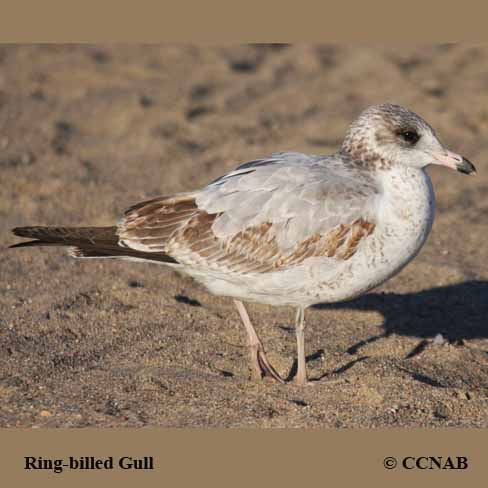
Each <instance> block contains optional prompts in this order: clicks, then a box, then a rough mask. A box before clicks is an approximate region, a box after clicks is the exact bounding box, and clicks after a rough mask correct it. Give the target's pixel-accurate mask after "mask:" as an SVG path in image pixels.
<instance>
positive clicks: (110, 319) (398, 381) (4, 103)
mask: <svg viewBox="0 0 488 488" xmlns="http://www.w3.org/2000/svg"><path fill="white" fill-rule="evenodd" d="M387 101H388V102H396V103H400V104H402V105H406V106H407V107H409V108H411V109H413V110H414V111H416V112H418V113H419V114H420V115H422V116H423V117H425V118H426V119H427V120H428V121H429V122H430V123H431V124H432V125H433V126H434V127H435V128H436V129H437V131H438V133H439V134H440V137H441V139H442V140H443V141H444V142H445V143H446V144H447V145H448V146H449V147H450V148H451V149H452V150H455V151H457V152H460V153H461V154H464V155H465V156H466V157H468V158H469V159H471V160H472V161H473V162H474V163H475V164H476V165H477V167H478V176H477V177H466V176H463V175H460V174H456V173H454V172H451V171H449V170H445V169H442V168H433V169H432V170H429V171H430V173H431V174H432V177H433V180H434V184H435V188H436V193H437V199H438V213H437V219H436V222H435V225H434V229H433V232H432V235H431V237H430V239H429V241H428V243H427V245H426V246H425V248H424V249H423V251H422V252H421V254H420V255H419V256H418V258H417V259H416V260H415V261H414V262H413V263H412V264H410V265H409V266H408V267H407V268H406V269H405V270H404V271H403V272H402V273H401V274H400V275H398V276H397V277H395V278H394V279H393V280H391V281H390V282H389V283H387V284H386V285H385V286H383V287H381V288H379V289H377V290H375V291H373V292H372V293H370V294H368V295H367V296H365V297H362V298H361V299H359V300H357V301H355V302H352V303H346V304H339V305H337V306H334V307H316V308H315V309H312V310H309V311H308V313H307V322H308V327H307V330H306V340H307V342H306V346H307V352H308V354H309V361H308V368H309V371H310V373H311V376H312V377H313V378H321V381H319V382H316V383H315V384H314V385H313V386H311V387H306V388H298V387H296V386H294V385H293V384H290V385H287V386H285V387H283V386H279V385H275V384H273V383H271V382H269V381H264V382H262V383H252V382H249V381H248V380H247V377H248V369H247V351H246V348H245V347H243V346H244V342H245V335H244V331H243V328H242V327H241V325H240V323H239V319H238V316H237V312H236V311H235V310H234V308H233V305H232V302H231V300H229V299H225V298H220V297H213V296H211V295H209V294H208V293H206V292H205V290H203V289H202V288H201V287H200V286H198V285H197V284H195V283H193V282H192V281H191V280H189V279H188V278H185V277H180V276H178V275H177V274H175V273H174V272H172V271H171V270H167V269H166V268H164V267H158V266H155V265H148V264H136V263H122V262H113V261H84V262H81V261H75V260H73V259H70V258H69V257H68V256H67V255H66V254H65V253H64V252H62V251H61V250H59V249H30V250H26V249H23V250H22V249H21V250H15V251H14V250H11V251H6V250H5V248H4V246H6V245H8V244H11V243H13V242H15V241H16V240H15V238H14V237H13V236H11V235H9V233H8V229H9V228H11V227H14V226H19V225H28V224H45V225H53V224H73V225H87V224H94V225H111V224H112V223H113V222H114V220H115V219H116V218H117V216H118V215H119V214H120V213H121V212H122V211H123V210H124V209H125V208H126V207H128V206H129V205H131V204H133V203H135V202H137V201H138V200H140V199H144V198H149V197H153V196H156V195H159V194H167V193H172V192H177V191H185V190H191V189H193V188H195V187H197V186H199V185H204V184H205V183H206V182H209V181H210V180H212V179H214V178H216V177H217V176H219V175H220V174H222V173H223V172H225V171H227V170H229V169H231V168H233V167H234V166H236V165H237V164H238V163H240V162H243V161H246V160H250V159H253V158H256V157H260V156H264V155H267V154H269V153H270V152H272V151H276V150H298V151H304V152H311V153H330V152H333V151H334V150H335V149H336V148H337V147H338V145H339V144H340V142H341V137H342V135H343V133H344V130H345V128H346V127H347V125H348V124H349V123H350V121H351V120H352V119H353V118H354V117H355V116H356V115H357V114H358V113H359V112H360V111H361V110H362V109H363V108H364V107H366V106H368V105H371V104H373V103H380V102H387ZM487 107H488V48H487V47H477V46H453V45H445V46H437V47H419V48H408V49H407V48H401V49H393V48H378V47H377V48H370V47H351V46H302V45H297V46H251V47H249V46H244V47H241V46H232V47H212V48H198V47H194V46H164V47H160V46H142V47H141V46H115V47H114V46H112V47H107V46H83V47H77V46H44V47H29V46H24V47H15V46H9V47H0V180H1V183H2V184H1V185H0V192H1V195H0V218H1V222H2V225H1V230H0V245H1V246H2V249H1V252H0V425H1V426H64V427H69V426H74V427H78V426H143V425H161V426H208V427H213V426H225V427H237V426H257V427H319V426H326V427H345V426H347V427H380V426H428V427H445V426H475V427H476V426H478V427H481V426H485V427H486V426H487V425H488V421H487V407H488V405H487V404H488V401H487V393H488V319H487V316H488V314H487V312H488V280H487V278H488V264H487V263H488V246H487V239H488V228H487V221H486V219H487V217H486V216H487V211H488V199H487V188H488V166H487V163H486V160H487V157H488V137H486V134H487V129H488V108H487ZM250 314H251V317H252V318H253V320H254V322H255V324H256V328H257V329H258V331H259V332H260V333H261V335H262V339H263V342H264V344H265V347H266V348H267V350H268V352H269V357H270V359H271V360H272V361H273V363H274V365H275V366H276V368H277V369H278V370H279V372H280V373H282V374H283V375H284V376H286V377H288V376H292V375H293V372H294V369H295V364H294V358H295V337H294V332H293V328H292V327H291V324H292V323H293V317H294V311H293V310H291V309H286V308H276V309H273V308H271V307H267V306H260V305H251V306H250ZM438 334H442V337H440V336H438V337H437V339H436V340H435V343H434V340H433V339H434V338H435V337H436V336H437V335H438Z"/></svg>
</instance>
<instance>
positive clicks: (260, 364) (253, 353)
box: [234, 300, 285, 384]
mask: <svg viewBox="0 0 488 488" xmlns="http://www.w3.org/2000/svg"><path fill="white" fill-rule="evenodd" d="M234 303H235V305H236V307H237V311H238V312H239V315H240V316H241V319H242V323H243V324H244V327H245V328H246V332H247V339H248V344H249V354H250V366H251V373H252V376H253V378H255V379H261V378H262V377H263V376H265V375H269V376H271V377H272V378H273V379H275V380H276V381H278V382H279V383H283V384H284V383H285V380H284V379H283V378H282V377H281V376H280V375H279V374H278V373H277V371H276V370H275V369H274V368H273V366H271V364H270V362H269V361H268V359H267V357H266V353H265V352H264V347H263V344H262V342H261V340H260V339H259V337H258V335H257V333H256V331H255V330H254V327H253V325H252V323H251V320H250V319H249V315H248V313H247V310H246V308H245V307H244V304H243V303H242V302H241V301H240V300H234Z"/></svg>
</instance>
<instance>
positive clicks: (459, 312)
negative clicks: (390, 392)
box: [314, 280, 488, 357]
mask: <svg viewBox="0 0 488 488" xmlns="http://www.w3.org/2000/svg"><path fill="white" fill-rule="evenodd" d="M314 308H315V309H320V310H338V309H349V310H368V311H370V310H375V311H377V312H380V313H381V314H382V315H383V317H384V321H383V323H382V324H381V326H382V328H383V333H382V334H379V335H376V336H372V337H369V338H368V339H365V340H363V341H360V342H358V343H357V344H355V345H352V346H351V347H350V348H349V349H348V351H347V352H349V353H350V354H355V353H356V352H357V351H358V350H359V349H360V348H361V347H363V346H365V345H366V344H369V343H371V342H375V341H377V340H379V339H381V338H383V337H388V336H389V335H391V334H397V335H404V336H412V337H418V338H421V339H423V341H421V342H420V343H419V345H418V346H417V347H416V348H415V350H414V351H415V353H414V352H413V351H412V353H410V354H409V356H410V357H411V354H413V355H416V354H418V353H419V352H421V350H422V349H423V348H425V344H426V341H427V339H429V338H433V337H435V336H436V335H437V334H442V336H443V337H444V339H446V340H448V341H449V342H451V343H452V342H458V341H462V340H463V339H480V338H487V337H488V281H476V280H473V281H465V282H462V283H458V284H455V285H449V286H440V287H437V288H431V289H428V290H423V291H420V292H416V293H405V294H398V293H370V294H368V295H364V296H362V297H361V298H358V299H356V300H353V301H350V302H342V303H335V304H319V305H315V306H314ZM417 349H419V351H416V350H417Z"/></svg>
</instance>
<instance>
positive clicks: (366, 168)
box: [13, 104, 475, 384]
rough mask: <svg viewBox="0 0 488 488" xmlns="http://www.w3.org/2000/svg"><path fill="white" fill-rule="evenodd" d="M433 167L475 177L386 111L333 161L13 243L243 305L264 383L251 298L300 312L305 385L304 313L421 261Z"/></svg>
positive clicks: (252, 171) (241, 179)
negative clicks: (174, 281) (193, 283)
mask: <svg viewBox="0 0 488 488" xmlns="http://www.w3.org/2000/svg"><path fill="white" fill-rule="evenodd" d="M429 164H440V165H443V166H447V167H449V168H453V169H457V170H458V171H460V172H462V173H466V174H470V173H473V172H475V168H474V166H473V165H472V164H471V163H470V162H469V161H468V160H467V159H465V158H463V157H461V156H459V155H458V154H455V153H453V152H451V151H449V150H447V149H446V148H445V147H444V146H443V145H442V144H441V143H440V142H439V140H438V138H437V136H436V134H435V132H434V130H433V129H432V127H430V125H429V124H427V123H426V122H425V121H424V120H423V119H422V118H420V117H419V116H418V115H416V114H415V113H413V112H411V111H410V110H407V109H405V108H403V107H400V106H398V105H390V104H384V105H379V106H374V107H370V108H368V109H367V110H365V111H364V112H363V113H362V114H361V115H360V116H359V118H358V119H357V120H356V121H355V122H354V123H353V124H352V125H351V127H350V128H349V130H348V132H347V134H346V137H345V139H344V142H343V144H342V147H341V149H340V151H339V152H338V153H336V154H334V155H331V156H313V155H307V154H301V153H295V152H282V153H275V154H272V155H271V156H270V157H269V158H265V159H259V160H256V161H251V162H248V163H245V164H242V165H241V166H239V167H238V168H236V169H235V170H234V171H231V172H230V173H228V174H226V175H224V176H222V177H220V178H218V179H217V180H215V181H213V182H212V183H210V184H209V185H207V186H206V187H204V188H202V189H201V190H197V191H193V192H188V193H178V194H176V195H169V196H163V197H159V198H155V199H153V200H149V201H146V202H142V203H139V204H137V205H135V206H133V207H131V208H130V209H128V210H127V211H126V212H125V214H124V216H123V217H122V218H121V219H120V221H119V222H118V224H117V225H116V226H113V227H80V228H72V227H20V228H16V229H14V230H13V232H14V233H15V234H16V235H18V236H21V237H30V238H33V239H35V240H33V241H29V242H23V243H20V244H17V245H16V246H13V247H22V246H35V245H55V246H59V245H61V246H69V247H70V250H69V252H70V254H71V255H72V256H74V257H78V258H123V259H131V260H143V261H151V262H157V263H160V264H165V265H167V266H171V267H173V268H177V269H178V270H180V271H182V272H184V273H186V274H188V275H190V276H192V277H193V278H195V279H196V280H197V281H199V282H200V283H203V284H204V285H205V286H206V287H207V289H208V290H209V291H210V292H212V293H214V294H216V295H224V296H229V297H232V298H233V299H234V301H235V304H236V306H237V309H238V311H239V314H240V316H241V318H242V321H243V323H244V326H245V328H246V332H247V335H248V342H249V349H250V358H251V371H252V374H253V376H254V377H258V378H261V377H262V376H264V375H269V376H271V377H273V378H274V379H275V380H277V381H279V382H281V383H283V382H284V380H283V379H282V377H281V376H280V375H279V374H278V373H277V371H276V370H275V369H274V368H273V366H272V365H271V364H270V363H269V361H268V359H267V357H266V354H265V351H264V347H263V345H262V343H261V340H260V339H259V337H258V335H257V333H256V331H255V330H254V327H253V325H252V324H251V321H250V319H249V316H248V314H247V312H246V309H245V308H244V304H243V303H242V301H241V300H244V301H253V302H259V303H266V304H271V305H291V306H293V307H296V309H297V316H296V336H297V349H298V370H297V375H296V381H297V382H298V383H299V384H304V383H306V382H307V373H306V367H305V344H304V310H305V309H306V308H307V307H310V306H311V305H313V304H317V303H333V302H338V301H342V300H348V299H351V298H354V297H357V296H359V295H361V294H363V293H365V292H367V291H368V290H370V289H372V288H373V287H375V286H378V285H379V284H381V283H383V282H384V281H386V280H387V279H389V278H391V277H392V276H393V275H395V274H396V273H398V272H399V271H400V270H401V269H402V268H403V267H404V266H405V265H406V264H407V263H409V262H410V261H411V260H412V259H413V258H414V257H415V256H416V255H417V253H418V252H419V251H420V249H421V247H422V245H423V244H424V243H425V241H426V239H427V236H428V234H429V232H430V230H431V227H432V221H433V218H434V192H433V190H432V184H431V180H430V178H429V176H428V175H427V173H426V171H425V167H426V166H428V165H429Z"/></svg>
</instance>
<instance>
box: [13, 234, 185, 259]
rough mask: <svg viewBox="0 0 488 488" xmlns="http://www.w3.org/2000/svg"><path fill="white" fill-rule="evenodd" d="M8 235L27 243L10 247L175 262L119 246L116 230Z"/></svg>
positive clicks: (90, 255) (77, 254) (158, 255)
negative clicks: (62, 249) (66, 248)
mask: <svg viewBox="0 0 488 488" xmlns="http://www.w3.org/2000/svg"><path fill="white" fill-rule="evenodd" d="M12 232H13V233H14V234H15V235H16V236H19V237H28V238H30V239H33V240H30V241H27V242H20V243H18V244H14V245H12V246H10V247H11V248H19V247H31V246H69V247H70V255H71V256H73V257H77V258H97V257H98V258H135V259H144V260H150V261H158V262H164V263H173V264H174V263H177V261H176V260H175V259H173V258H172V257H171V256H169V255H167V254H165V253H163V252H157V253H152V252H143V251H137V250H135V249H130V248H127V247H123V246H121V245H120V244H119V237H118V235H117V227H16V228H15V229H12Z"/></svg>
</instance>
